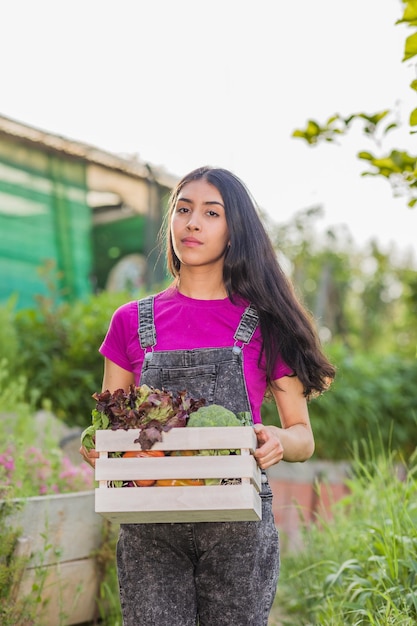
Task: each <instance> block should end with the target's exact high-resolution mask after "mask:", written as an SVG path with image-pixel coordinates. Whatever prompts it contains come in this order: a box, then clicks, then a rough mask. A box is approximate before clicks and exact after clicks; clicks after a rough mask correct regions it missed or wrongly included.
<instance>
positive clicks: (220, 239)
mask: <svg viewBox="0 0 417 626" xmlns="http://www.w3.org/2000/svg"><path fill="white" fill-rule="evenodd" d="M171 238H172V245H173V248H174V252H175V254H176V256H177V257H178V259H179V260H180V262H181V264H182V265H183V266H190V267H205V266H207V267H210V266H212V267H213V268H214V267H221V268H222V267H223V263H224V254H225V251H226V249H227V245H228V242H229V229H228V227H227V222H226V215H225V209H224V204H223V198H222V196H221V194H220V192H219V191H218V189H217V188H216V187H214V185H212V184H211V183H208V182H207V181H206V180H204V179H200V180H194V181H191V182H189V183H187V184H185V185H184V187H183V188H182V190H181V191H180V193H179V196H178V199H177V202H176V204H175V206H174V207H173V212H172V216H171Z"/></svg>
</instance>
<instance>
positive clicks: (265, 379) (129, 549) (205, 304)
mask: <svg viewBox="0 0 417 626" xmlns="http://www.w3.org/2000/svg"><path fill="white" fill-rule="evenodd" d="M166 230H167V262H168V268H169V270H170V272H171V274H172V275H173V277H174V282H173V284H172V285H171V286H170V287H169V288H168V289H166V290H165V291H163V292H161V293H158V294H157V295H156V296H154V297H148V298H145V299H143V300H142V301H140V302H139V303H138V302H130V303H128V304H126V305H123V306H122V307H120V308H119V309H118V310H117V311H116V312H115V313H114V315H113V318H112V321H111V324H110V327H109V330H108V333H107V335H106V338H105V340H104V342H103V344H102V346H101V348H100V351H101V353H102V354H103V356H104V357H105V364H104V379H103V389H109V390H110V391H114V390H116V389H118V388H123V389H125V390H127V389H128V388H129V385H130V384H132V383H134V384H135V385H139V384H144V383H146V384H148V385H151V386H154V387H158V388H162V387H163V388H165V389H168V390H171V391H178V390H183V389H186V390H187V391H188V393H189V394H190V395H191V396H192V397H194V398H201V397H204V398H205V399H206V401H207V402H208V404H214V403H215V404H220V405H223V406H225V407H226V408H228V409H230V410H232V411H233V412H235V413H238V412H242V411H250V412H251V415H252V419H253V423H254V429H255V431H256V435H257V440H258V448H257V450H256V453H255V458H256V460H257V463H258V465H259V467H260V468H261V469H262V470H263V471H264V472H263V480H264V481H265V482H263V487H262V493H261V496H262V520H261V521H259V522H208V523H205V522H200V523H195V524H191V523H184V524H126V525H122V526H121V529H120V536H119V541H118V547H117V564H118V575H119V583H120V597H121V606H122V612H123V619H124V622H123V623H124V625H125V626H138V625H142V626H154V625H155V624H157V625H158V626H195V625H196V624H199V626H231V625H232V624H234V625H236V626H266V624H267V622H268V615H269V612H270V609H271V606H272V602H273V599H274V596H275V592H276V585H277V580H278V572H279V546H278V533H277V530H276V527H275V524H274V518H273V514H272V492H271V489H270V486H269V484H268V481H267V476H266V473H265V470H267V469H268V468H269V467H271V466H272V465H274V464H275V463H279V461H281V460H283V459H284V460H285V461H305V460H306V459H308V458H309V457H310V456H311V455H312V454H313V451H314V438H313V434H312V430H311V426H310V421H309V415H308V408H307V401H308V398H309V397H310V396H312V395H314V394H317V393H321V392H323V391H325V390H326V389H327V387H328V385H329V383H330V381H331V380H332V378H333V377H334V373H335V372H334V368H333V366H332V365H331V364H330V363H329V362H328V360H327V359H326V358H325V356H324V355H323V353H322V351H321V349H320V345H319V341H318V339H317V335H316V332H315V329H314V325H313V323H312V321H311V319H310V317H309V315H308V314H307V312H306V311H305V310H304V309H303V307H302V306H301V305H300V303H299V302H298V301H297V298H296V297H295V295H294V292H293V289H292V287H291V285H290V283H289V282H288V280H287V278H286V277H285V275H284V273H283V272H282V270H281V268H280V266H279V264H278V262H277V258H276V254H275V252H274V250H273V248H272V245H271V242H270V240H269V238H268V236H267V234H266V232H265V229H264V227H263V225H262V223H261V220H260V219H259V216H258V212H257V208H256V205H255V203H254V201H253V199H252V198H251V196H250V194H249V192H248V191H247V189H246V187H245V186H244V184H243V183H242V182H241V181H240V180H239V179H238V178H237V177H236V176H235V175H234V174H232V173H231V172H229V171H227V170H224V169H220V168H211V167H202V168H200V169H197V170H195V171H193V172H191V173H190V174H188V175H187V176H185V177H184V178H183V179H182V180H181V181H180V182H179V183H178V185H177V186H176V188H175V189H174V191H173V193H172V196H171V200H170V205H169V212H168V216H167V229H166ZM138 333H139V336H138ZM266 391H269V392H270V393H271V394H272V395H273V397H274V399H275V402H276V404H277V408H278V412H279V416H280V421H281V427H276V426H263V425H262V423H261V415H260V409H261V404H262V401H263V399H264V396H265V393H266ZM81 453H82V454H83V455H84V457H85V459H86V460H87V461H88V462H89V463H91V464H94V456H95V455H94V452H93V453H90V455H88V454H87V453H86V451H85V450H83V449H82V450H81Z"/></svg>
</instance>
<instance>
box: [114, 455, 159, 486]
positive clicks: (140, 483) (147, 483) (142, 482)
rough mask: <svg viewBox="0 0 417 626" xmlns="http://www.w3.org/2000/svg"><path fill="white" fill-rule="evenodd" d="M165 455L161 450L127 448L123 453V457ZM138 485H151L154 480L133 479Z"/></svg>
mask: <svg viewBox="0 0 417 626" xmlns="http://www.w3.org/2000/svg"><path fill="white" fill-rule="evenodd" d="M157 456H159V457H160V456H165V454H164V452H163V450H129V451H128V452H125V453H124V454H123V458H124V459H125V458H141V457H157ZM133 482H134V483H135V485H137V486H138V487H152V485H154V484H155V480H140V479H138V480H134V481H133Z"/></svg>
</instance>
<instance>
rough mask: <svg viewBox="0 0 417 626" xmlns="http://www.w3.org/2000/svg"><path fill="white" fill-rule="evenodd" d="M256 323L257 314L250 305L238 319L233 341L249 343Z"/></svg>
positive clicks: (257, 320)
mask: <svg viewBox="0 0 417 626" xmlns="http://www.w3.org/2000/svg"><path fill="white" fill-rule="evenodd" d="M258 323H259V317H258V313H257V312H256V309H255V307H254V306H253V304H250V305H249V306H248V307H247V308H246V309H245V311H244V313H243V315H242V317H241V318H240V322H239V326H238V327H237V330H236V332H235V334H234V336H233V339H234V340H235V341H241V342H242V343H243V344H247V343H249V342H250V340H251V339H252V336H253V333H254V332H255V330H256V327H257V326H258Z"/></svg>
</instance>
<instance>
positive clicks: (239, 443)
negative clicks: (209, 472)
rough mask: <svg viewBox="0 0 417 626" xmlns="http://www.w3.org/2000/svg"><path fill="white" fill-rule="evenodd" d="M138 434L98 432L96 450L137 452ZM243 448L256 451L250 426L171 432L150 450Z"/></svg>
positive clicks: (176, 429) (128, 431)
mask: <svg viewBox="0 0 417 626" xmlns="http://www.w3.org/2000/svg"><path fill="white" fill-rule="evenodd" d="M139 433H140V430H139V429H136V428H132V429H130V430H98V431H97V432H96V450H97V451H99V452H100V451H102V452H104V451H107V452H126V451H127V450H140V449H141V446H140V444H138V443H133V442H134V441H135V439H137V438H138V437H139ZM226 448H230V449H236V448H247V449H248V450H250V451H252V452H253V451H254V450H256V435H255V432H254V430H253V428H251V427H250V426H233V427H231V426H225V427H221V428H208V427H206V428H187V427H186V428H172V429H171V430H170V431H169V432H167V433H162V442H158V443H155V444H154V445H153V446H152V450H210V449H215V450H221V449H226Z"/></svg>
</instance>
